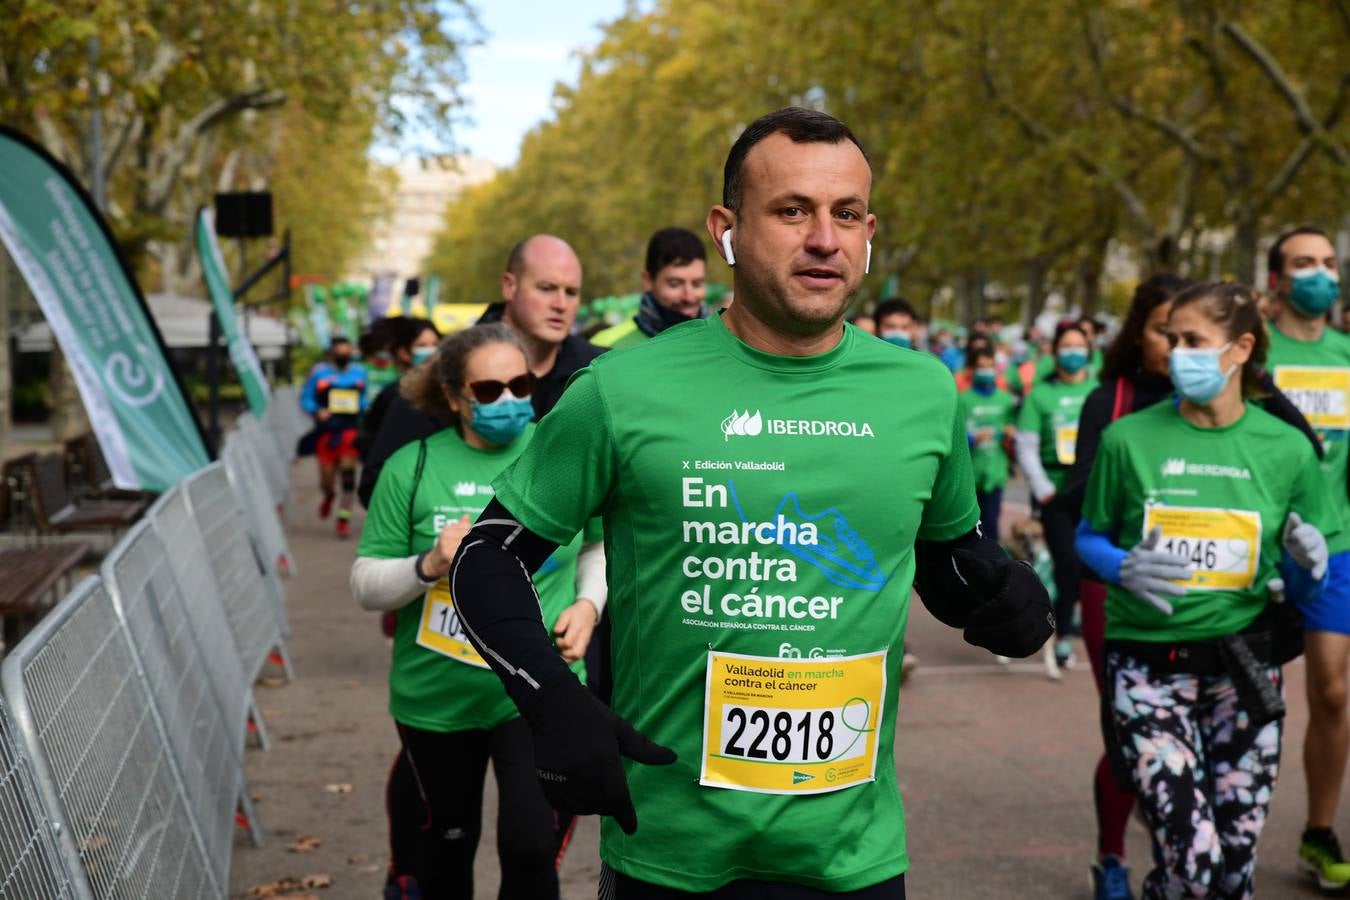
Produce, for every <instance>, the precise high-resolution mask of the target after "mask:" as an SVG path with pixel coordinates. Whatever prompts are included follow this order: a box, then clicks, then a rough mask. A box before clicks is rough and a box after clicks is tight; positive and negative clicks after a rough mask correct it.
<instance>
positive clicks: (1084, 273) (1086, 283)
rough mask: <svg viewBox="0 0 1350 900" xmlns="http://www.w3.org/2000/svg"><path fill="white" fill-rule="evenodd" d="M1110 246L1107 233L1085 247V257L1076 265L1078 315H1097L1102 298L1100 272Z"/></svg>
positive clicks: (1104, 267)
mask: <svg viewBox="0 0 1350 900" xmlns="http://www.w3.org/2000/svg"><path fill="white" fill-rule="evenodd" d="M1110 245H1111V235H1110V234H1109V233H1106V234H1103V235H1101V236H1099V237H1098V238H1097V239H1096V240H1095V241H1093V242H1092V243H1091V244H1090V245H1089V246H1088V247H1087V249H1086V254H1087V255H1086V256H1084V257H1083V259H1082V260H1081V261H1080V262H1079V263H1078V267H1077V272H1076V278H1075V281H1076V282H1077V284H1076V288H1077V294H1078V311H1079V315H1082V316H1095V315H1097V308H1098V307H1099V306H1100V305H1101V297H1102V272H1103V271H1104V270H1105V269H1106V253H1107V250H1108V248H1109V247H1110Z"/></svg>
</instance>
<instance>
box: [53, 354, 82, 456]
mask: <svg viewBox="0 0 1350 900" xmlns="http://www.w3.org/2000/svg"><path fill="white" fill-rule="evenodd" d="M49 378H50V381H49V382H48V388H47V394H48V401H49V402H50V403H51V407H52V417H51V421H50V423H49V424H50V426H51V435H52V440H53V441H56V442H58V443H60V442H64V441H68V440H70V439H71V438H74V437H79V436H80V435H82V434H84V433H85V432H87V431H89V419H88V418H87V417H86V416H85V414H84V404H83V403H82V402H81V401H80V392H79V391H78V390H77V389H76V388H75V376H74V375H72V374H71V372H70V366H68V365H66V357H65V354H63V353H62V352H61V348H60V347H56V346H53V347H52V362H51V374H50V376H49Z"/></svg>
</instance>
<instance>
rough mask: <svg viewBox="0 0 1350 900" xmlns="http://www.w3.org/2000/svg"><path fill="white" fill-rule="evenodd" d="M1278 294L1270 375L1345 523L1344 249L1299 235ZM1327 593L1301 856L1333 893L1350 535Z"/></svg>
mask: <svg viewBox="0 0 1350 900" xmlns="http://www.w3.org/2000/svg"><path fill="white" fill-rule="evenodd" d="M1268 263H1269V272H1270V274H1269V286H1270V289H1271V291H1272V292H1273V293H1274V294H1275V295H1276V296H1277V297H1278V298H1279V299H1280V300H1281V301H1282V302H1281V305H1280V310H1279V312H1278V313H1277V314H1276V316H1275V320H1274V322H1272V323H1271V328H1270V355H1269V361H1268V364H1269V368H1270V372H1271V375H1272V376H1273V377H1274V379H1275V385H1276V386H1277V387H1278V388H1279V389H1280V390H1281V391H1283V392H1284V394H1285V395H1286V396H1287V397H1288V398H1289V399H1290V400H1292V401H1293V402H1294V405H1295V406H1297V407H1298V408H1299V411H1300V412H1302V413H1303V416H1304V418H1306V419H1307V420H1308V424H1310V425H1311V426H1312V427H1313V428H1314V429H1316V431H1317V437H1318V438H1319V439H1320V440H1321V441H1322V446H1323V447H1324V448H1325V449H1326V455H1325V456H1324V458H1323V459H1322V478H1323V482H1324V483H1325V485H1326V490H1327V494H1328V495H1329V496H1330V497H1331V499H1332V500H1333V502H1335V503H1336V506H1337V508H1338V509H1339V510H1340V511H1341V515H1342V516H1343V517H1347V516H1350V502H1347V499H1346V464H1347V457H1350V453H1348V452H1347V446H1348V443H1350V442H1348V441H1347V436H1350V337H1347V336H1346V335H1343V334H1340V333H1339V332H1336V331H1333V330H1332V329H1331V328H1328V327H1327V318H1326V317H1327V313H1328V312H1329V311H1330V310H1331V308H1332V306H1334V305H1335V303H1336V299H1337V297H1338V296H1339V295H1340V272H1339V270H1338V266H1337V261H1336V250H1335V248H1334V247H1332V245H1331V241H1330V239H1329V238H1328V237H1327V235H1326V233H1325V232H1323V231H1321V230H1319V229H1316V228H1299V229H1296V230H1294V231H1291V232H1289V233H1288V234H1284V235H1281V236H1280V237H1279V239H1278V240H1276V241H1275V243H1274V244H1273V245H1272V246H1271V248H1270V258H1269V260H1268ZM1329 549H1330V551H1331V562H1330V566H1329V568H1328V572H1327V581H1326V584H1325V586H1324V587H1323V588H1322V590H1321V591H1320V592H1319V593H1318V594H1317V595H1315V596H1314V597H1312V598H1310V600H1309V602H1307V603H1305V604H1304V605H1303V607H1302V611H1303V618H1304V629H1305V635H1304V647H1305V653H1306V654H1307V661H1308V677H1307V689H1308V734H1307V738H1306V739H1305V741H1304V743H1303V770H1304V772H1305V774H1306V776H1307V779H1308V822H1307V827H1306V829H1305V831H1304V834H1303V841H1302V845H1301V846H1300V848H1299V860H1300V863H1301V865H1302V866H1303V868H1304V869H1306V870H1307V871H1308V872H1309V873H1310V874H1312V875H1313V876H1314V877H1316V878H1317V879H1318V880H1319V881H1320V882H1321V884H1322V885H1323V886H1324V887H1326V888H1328V889H1336V888H1342V887H1345V886H1346V885H1350V860H1347V859H1346V858H1345V856H1344V855H1343V854H1342V852H1341V849H1340V845H1339V844H1338V842H1337V840H1336V835H1335V833H1334V832H1333V831H1332V823H1333V820H1334V819H1335V815H1336V807H1337V804H1338V803H1339V802H1340V796H1341V786H1342V783H1343V781H1344V778H1345V763H1346V756H1347V754H1348V753H1350V717H1347V714H1346V701H1345V698H1346V690H1347V668H1350V529H1344V528H1343V529H1342V530H1341V532H1340V534H1339V535H1337V536H1335V537H1333V538H1332V539H1331V545H1330V548H1329Z"/></svg>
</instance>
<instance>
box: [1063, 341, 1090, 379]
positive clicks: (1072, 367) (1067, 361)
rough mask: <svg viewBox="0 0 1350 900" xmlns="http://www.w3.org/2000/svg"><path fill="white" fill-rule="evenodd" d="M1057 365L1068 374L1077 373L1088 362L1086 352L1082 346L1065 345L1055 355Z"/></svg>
mask: <svg viewBox="0 0 1350 900" xmlns="http://www.w3.org/2000/svg"><path fill="white" fill-rule="evenodd" d="M1055 359H1057V360H1058V361H1059V367H1060V368H1061V369H1063V370H1064V371H1065V372H1068V373H1069V374H1070V375H1077V374H1078V373H1079V372H1081V371H1083V366H1086V365H1087V364H1088V352H1087V350H1085V349H1083V348H1082V347H1065V348H1064V349H1063V350H1061V351H1059V353H1057V354H1056V355H1055Z"/></svg>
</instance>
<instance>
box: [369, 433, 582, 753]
mask: <svg viewBox="0 0 1350 900" xmlns="http://www.w3.org/2000/svg"><path fill="white" fill-rule="evenodd" d="M534 429H535V426H534V425H529V426H527V427H526V429H525V433H524V434H522V435H521V436H520V437H519V438H517V439H516V440H515V441H513V442H512V443H511V444H508V445H507V446H506V447H504V448H502V449H500V450H479V449H477V448H475V447H470V446H469V445H468V444H467V443H465V442H464V439H463V438H462V437H460V435H459V432H458V431H456V430H455V429H454V428H446V429H444V430H443V431H438V432H437V433H436V434H434V435H432V436H431V437H429V438H427V441H426V443H427V454H426V461H425V463H424V464H423V467H422V475H421V479H420V480H419V481H417V488H416V490H417V493H416V497H415V498H414V502H413V509H412V521H413V534H412V540H411V542H410V541H409V539H408V504H409V499H410V494H411V492H412V490H413V483H414V476H415V474H416V470H417V457H418V443H419V442H417V441H414V442H412V443H411V444H408V445H406V446H404V447H402V448H400V449H399V450H398V452H396V453H395V454H394V455H393V456H391V457H389V461H388V462H386V463H385V464H384V468H383V469H382V470H381V471H380V480H379V481H378V482H376V484H375V493H374V495H373V496H372V497H371V500H370V511H369V513H368V514H367V516H366V522H365V526H364V528H363V529H362V531H361V544H360V546H359V547H358V548H357V551H356V553H357V555H358V556H368V557H373V558H375V559H401V558H403V557H407V556H411V555H412V554H414V553H421V552H423V551H424V550H429V549H431V547H432V546H433V545H434V544H435V543H436V538H437V536H438V535H439V534H440V533H441V530H442V529H443V528H444V527H445V526H446V525H448V524H450V523H451V522H453V521H455V520H456V519H458V518H459V517H460V516H463V515H468V516H469V518H470V520H472V519H476V518H477V517H478V514H479V513H481V512H482V511H483V508H484V507H486V506H487V504H488V501H489V500H491V499H492V479H494V478H496V477H497V476H498V475H499V474H501V472H502V470H503V469H505V468H506V467H507V466H508V465H509V464H510V463H511V462H512V461H513V460H515V459H516V458H517V457H519V456H520V454H521V453H522V452H524V450H525V447H526V446H527V445H528V444H529V442H530V438H531V436H532V435H533V433H534ZM587 537H588V538H590V539H595V540H598V539H599V535H598V533H596V534H594V536H593V537H592V535H591V534H589V533H588V534H587ZM559 543H560V544H561V546H560V547H559V548H558V549H557V550H556V551H555V552H554V553H553V555H552V556H550V557H549V558H548V559H547V560H546V561H545V562H544V565H543V566H542V567H541V568H540V570H539V571H538V572H537V573H535V576H534V583H535V588H536V589H537V590H538V592H539V603H540V608H541V609H542V610H543V614H544V622H545V624H547V625H548V626H549V628H550V629H551V628H552V627H553V623H555V622H556V621H557V620H558V616H560V615H561V614H562V611H563V610H564V609H566V608H567V607H569V606H571V605H572V604H573V603H574V602H576V572H577V553H578V551H579V550H580V549H581V536H580V534H577V533H573V534H572V535H570V536H568V537H567V538H566V540H562V541H560V542H559ZM430 596H431V594H430V592H429V593H428V594H424V595H422V596H421V597H419V598H417V599H416V600H414V601H412V602H411V603H408V604H406V605H405V606H403V607H402V608H401V609H400V610H399V611H398V628H397V630H396V631H395V632H394V652H393V660H392V663H391V665H390V669H389V713H390V715H392V716H393V717H394V719H395V721H398V722H401V723H403V724H404V725H411V726H412V727H414V728H421V729H424V730H426V731H461V730H467V729H478V728H482V729H491V728H496V727H497V726H498V725H501V724H502V723H504V722H507V721H509V720H511V719H513V718H515V717H516V716H517V715H519V713H518V712H517V710H516V707H515V704H514V703H512V702H511V699H510V698H509V697H507V696H506V689H505V688H503V687H502V683H501V682H500V681H499V680H498V679H497V676H496V675H494V674H493V673H492V670H491V669H488V668H485V667H483V666H481V665H474V664H472V663H470V662H464V661H461V659H457V658H455V655H454V654H455V653H456V652H457V651H458V653H459V655H460V656H461V657H468V658H470V659H477V657H476V654H472V655H471V654H470V653H468V652H465V650H464V645H465V642H464V641H462V640H461V641H454V642H451V641H444V642H442V641H440V640H438V639H437V638H436V637H435V636H434V632H435V631H436V629H437V628H439V629H440V630H441V631H443V632H444V633H445V634H447V635H455V634H460V635H461V636H462V632H461V631H460V629H459V628H458V627H456V626H455V625H454V624H449V625H447V621H449V622H451V623H453V622H457V618H455V617H453V616H450V615H449V614H448V610H447V614H446V616H445V619H446V620H447V621H441V620H438V619H435V618H429V617H427V616H426V615H424V614H425V613H426V612H427V610H426V609H425V606H426V604H427V603H428V602H429V601H428V598H429V597H430ZM425 628H430V629H431V630H432V632H433V634H432V635H430V636H429V635H428V634H427V632H426V631H425V630H424V629H425ZM419 634H420V635H421V637H422V639H423V641H424V644H419V643H418V638H419ZM425 643H432V644H434V645H436V646H438V647H442V648H444V649H445V650H446V651H447V652H449V653H451V654H452V655H446V653H445V652H442V651H441V650H436V649H430V648H429V647H428V646H425ZM581 666H582V664H581V663H580V662H578V663H576V664H575V665H574V666H573V669H574V670H575V671H577V672H578V673H579V674H583V672H582V668H581Z"/></svg>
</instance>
